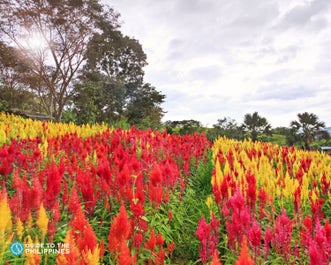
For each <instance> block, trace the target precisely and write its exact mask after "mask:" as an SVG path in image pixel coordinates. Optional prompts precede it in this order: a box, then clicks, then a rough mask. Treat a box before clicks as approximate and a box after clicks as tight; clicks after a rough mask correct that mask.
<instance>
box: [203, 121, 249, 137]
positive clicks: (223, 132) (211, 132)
mask: <svg viewBox="0 0 331 265" xmlns="http://www.w3.org/2000/svg"><path fill="white" fill-rule="evenodd" d="M206 135H207V138H208V140H209V141H214V140H216V139H217V138H219V137H222V136H225V137H227V138H232V139H236V140H242V139H244V133H243V129H242V128H241V126H239V125H238V124H237V122H236V121H235V120H234V119H231V118H229V117H224V118H223V119H219V120H217V123H216V124H214V125H213V128H210V129H208V130H207V133H206Z"/></svg>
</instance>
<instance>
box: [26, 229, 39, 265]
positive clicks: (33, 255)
mask: <svg viewBox="0 0 331 265" xmlns="http://www.w3.org/2000/svg"><path fill="white" fill-rule="evenodd" d="M25 244H27V245H29V246H34V245H37V244H39V240H38V237H37V238H36V240H35V242H33V240H32V238H31V237H30V235H28V237H27V242H25ZM38 250H39V249H38V248H34V247H29V248H28V249H25V251H24V255H25V256H26V260H25V263H24V265H38V264H39V263H40V255H39V254H38Z"/></svg>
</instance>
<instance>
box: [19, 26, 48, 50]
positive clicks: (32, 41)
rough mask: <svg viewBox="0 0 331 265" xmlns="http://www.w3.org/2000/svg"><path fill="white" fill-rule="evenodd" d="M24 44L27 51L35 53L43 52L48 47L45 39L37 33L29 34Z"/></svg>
mask: <svg viewBox="0 0 331 265" xmlns="http://www.w3.org/2000/svg"><path fill="white" fill-rule="evenodd" d="M22 44H23V47H24V48H25V49H29V50H34V51H42V50H45V49H47V47H48V44H47V41H46V40H45V37H44V36H43V35H42V34H41V33H40V32H37V31H33V32H29V34H27V35H26V36H25V38H24V42H23V43H22Z"/></svg>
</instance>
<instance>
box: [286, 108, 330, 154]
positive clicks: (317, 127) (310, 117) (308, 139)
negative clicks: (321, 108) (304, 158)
mask: <svg viewBox="0 0 331 265" xmlns="http://www.w3.org/2000/svg"><path fill="white" fill-rule="evenodd" d="M290 126H291V129H292V133H293V135H294V136H295V138H296V139H302V140H303V141H304V145H305V148H306V149H307V150H310V147H311V143H312V141H313V138H314V136H315V135H316V134H317V133H319V132H320V131H321V129H323V128H325V123H324V122H322V121H319V119H318V117H317V115H316V114H314V113H308V112H304V113H298V120H297V121H291V124H290Z"/></svg>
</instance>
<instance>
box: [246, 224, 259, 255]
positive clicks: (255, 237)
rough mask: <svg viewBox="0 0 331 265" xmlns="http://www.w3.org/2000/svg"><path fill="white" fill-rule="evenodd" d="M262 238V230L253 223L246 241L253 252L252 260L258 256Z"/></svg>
mask: <svg viewBox="0 0 331 265" xmlns="http://www.w3.org/2000/svg"><path fill="white" fill-rule="evenodd" d="M261 238H262V229H261V227H260V225H259V224H258V223H257V222H256V220H254V221H253V224H252V227H251V228H250V229H249V231H248V241H249V243H250V245H251V247H252V249H253V250H254V259H255V260H256V258H257V256H260V245H261Z"/></svg>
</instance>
